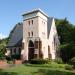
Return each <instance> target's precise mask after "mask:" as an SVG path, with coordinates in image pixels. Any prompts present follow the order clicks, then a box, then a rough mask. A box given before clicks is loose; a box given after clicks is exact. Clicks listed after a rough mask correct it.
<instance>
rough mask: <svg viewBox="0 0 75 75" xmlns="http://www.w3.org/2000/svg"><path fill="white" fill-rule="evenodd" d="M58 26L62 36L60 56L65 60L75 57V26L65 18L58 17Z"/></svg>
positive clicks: (59, 33)
mask: <svg viewBox="0 0 75 75" xmlns="http://www.w3.org/2000/svg"><path fill="white" fill-rule="evenodd" d="M56 27H57V31H58V35H59V36H60V56H61V57H62V59H63V61H64V62H68V61H69V60H70V59H71V58H72V57H75V26H74V25H73V24H70V23H69V21H68V20H67V19H66V18H65V19H60V20H59V19H56Z"/></svg>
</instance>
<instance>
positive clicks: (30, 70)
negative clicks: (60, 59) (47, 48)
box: [0, 63, 75, 75]
mask: <svg viewBox="0 0 75 75" xmlns="http://www.w3.org/2000/svg"><path fill="white" fill-rule="evenodd" d="M64 67H65V65H64V64H57V63H51V64H43V65H35V64H34V65H32V64H25V65H24V64H22V65H16V66H13V67H9V68H7V69H3V70H0V75H75V73H74V71H68V70H65V69H64Z"/></svg>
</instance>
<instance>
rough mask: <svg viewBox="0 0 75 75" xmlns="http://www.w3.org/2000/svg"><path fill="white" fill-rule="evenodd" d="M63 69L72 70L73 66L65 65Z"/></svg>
mask: <svg viewBox="0 0 75 75" xmlns="http://www.w3.org/2000/svg"><path fill="white" fill-rule="evenodd" d="M65 69H66V70H73V66H72V65H68V64H66V66H65Z"/></svg>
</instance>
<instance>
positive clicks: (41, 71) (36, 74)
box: [32, 69, 75, 75]
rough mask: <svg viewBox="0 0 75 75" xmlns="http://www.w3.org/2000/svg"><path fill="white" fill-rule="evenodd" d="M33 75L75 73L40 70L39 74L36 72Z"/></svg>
mask: <svg viewBox="0 0 75 75" xmlns="http://www.w3.org/2000/svg"><path fill="white" fill-rule="evenodd" d="M32 75H75V73H74V72H68V71H59V70H49V69H39V70H38V72H34V73H32Z"/></svg>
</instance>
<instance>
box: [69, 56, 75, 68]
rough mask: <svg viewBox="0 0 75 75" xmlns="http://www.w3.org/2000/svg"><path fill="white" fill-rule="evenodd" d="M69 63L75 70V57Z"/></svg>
mask: <svg viewBox="0 0 75 75" xmlns="http://www.w3.org/2000/svg"><path fill="white" fill-rule="evenodd" d="M69 63H70V64H71V65H73V66H74V68H75V57H73V58H72V59H71V60H70V61H69Z"/></svg>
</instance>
